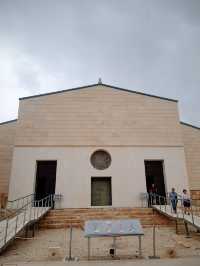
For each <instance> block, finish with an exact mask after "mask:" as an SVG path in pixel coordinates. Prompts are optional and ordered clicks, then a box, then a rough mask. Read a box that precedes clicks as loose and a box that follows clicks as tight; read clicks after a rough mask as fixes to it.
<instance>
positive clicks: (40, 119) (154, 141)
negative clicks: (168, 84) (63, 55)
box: [16, 85, 182, 146]
mask: <svg viewBox="0 0 200 266" xmlns="http://www.w3.org/2000/svg"><path fill="white" fill-rule="evenodd" d="M16 145H17V146H74V145H75V146H80V145H83V146H91V145H92V146H93V145H94V146H100V145H110V146H112V145H117V146H123V145H127V146H130V145H136V146H181V145H182V139H181V128H180V124H179V116H178V111H177V102H175V101H169V100H163V99H160V98H158V97H149V96H145V95H141V94H136V93H131V92H127V91H123V90H117V89H113V88H111V87H108V86H103V85H98V86H93V87H88V88H84V89H79V90H72V91H67V92H62V93H57V94H51V95H46V96H40V97H33V98H29V99H24V100H21V101H20V105H19V123H18V128H17V137H16Z"/></svg>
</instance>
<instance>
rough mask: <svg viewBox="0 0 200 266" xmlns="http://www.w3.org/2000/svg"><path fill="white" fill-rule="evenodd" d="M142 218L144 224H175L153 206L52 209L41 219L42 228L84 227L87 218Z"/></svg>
mask: <svg viewBox="0 0 200 266" xmlns="http://www.w3.org/2000/svg"><path fill="white" fill-rule="evenodd" d="M130 218H135V219H140V220H141V223H142V225H143V226H152V225H153V224H154V223H155V224H156V225H159V226H172V225H173V226H174V223H172V221H171V220H169V219H167V218H166V217H165V216H163V215H161V214H159V213H154V212H153V210H152V209H151V208H78V209H74V208H73V209H71V208H70V209H58V210H51V211H50V212H49V213H48V214H47V215H46V216H45V217H44V218H43V219H42V220H41V221H40V224H39V226H40V227H41V228H65V227H70V226H71V224H72V226H73V227H79V228H83V227H84V223H85V221H86V220H96V219H97V220H98V219H130Z"/></svg>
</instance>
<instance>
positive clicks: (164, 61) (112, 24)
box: [0, 0, 200, 126]
mask: <svg viewBox="0 0 200 266" xmlns="http://www.w3.org/2000/svg"><path fill="white" fill-rule="evenodd" d="M199 47H200V1H199V0H196V1H194V0H190V1H188V0H179V1H177V0H168V1H166V0H138V1H136V0H130V1H129V0H124V1H121V0H113V1H112V0H101V1H98V0H79V1H78V0H73V1H72V0H68V1H65V0H58V1H54V0H52V1H51V0H38V1H30V0H29V1H27V0H16V1H11V0H0V58H1V60H0V73H1V76H0V90H1V99H0V120H6V119H10V118H12V117H15V116H16V114H17V98H18V97H21V96H26V95H31V94H35V93H40V92H47V91H51V90H59V89H65V88H71V87H75V86H81V85H86V84H90V83H95V82H97V79H98V77H99V76H101V77H102V79H103V82H105V83H109V84H113V85H116V86H120V87H124V88H128V89H133V90H139V91H143V92H146V93H151V94H157V95H160V96H165V97H171V98H177V99H178V100H179V101H180V111H181V113H180V115H181V119H182V120H185V121H187V122H191V123H193V124H195V125H198V126H200V119H199V113H200V106H199V103H198V102H199V98H200V90H199V85H200V75H199V69H200V48H199ZM8 101H9V103H8Z"/></svg>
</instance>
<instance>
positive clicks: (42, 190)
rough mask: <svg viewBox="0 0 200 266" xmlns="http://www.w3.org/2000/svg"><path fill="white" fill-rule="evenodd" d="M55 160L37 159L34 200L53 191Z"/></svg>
mask: <svg viewBox="0 0 200 266" xmlns="http://www.w3.org/2000/svg"><path fill="white" fill-rule="evenodd" d="M56 168H57V161H37V170H36V182H35V200H40V199H42V198H44V197H46V196H48V195H50V194H54V193H55V185H56Z"/></svg>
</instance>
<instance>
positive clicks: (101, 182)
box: [91, 177, 112, 206]
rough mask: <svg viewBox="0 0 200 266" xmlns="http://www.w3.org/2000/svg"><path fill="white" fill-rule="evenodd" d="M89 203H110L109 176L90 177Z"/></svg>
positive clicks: (103, 204) (106, 204)
mask: <svg viewBox="0 0 200 266" xmlns="http://www.w3.org/2000/svg"><path fill="white" fill-rule="evenodd" d="M91 205H92V206H109V205H112V192H111V177H92V178H91Z"/></svg>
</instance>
